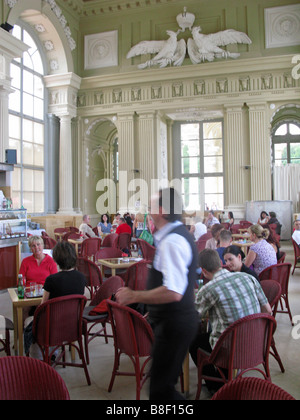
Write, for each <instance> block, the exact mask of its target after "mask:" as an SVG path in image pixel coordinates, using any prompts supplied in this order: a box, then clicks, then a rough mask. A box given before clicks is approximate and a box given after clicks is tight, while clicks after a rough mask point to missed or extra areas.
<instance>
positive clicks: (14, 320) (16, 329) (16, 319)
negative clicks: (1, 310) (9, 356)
mask: <svg viewBox="0 0 300 420" xmlns="http://www.w3.org/2000/svg"><path fill="white" fill-rule="evenodd" d="M13 322H14V349H15V355H16V356H17V355H18V316H17V309H16V308H15V307H14V306H13Z"/></svg>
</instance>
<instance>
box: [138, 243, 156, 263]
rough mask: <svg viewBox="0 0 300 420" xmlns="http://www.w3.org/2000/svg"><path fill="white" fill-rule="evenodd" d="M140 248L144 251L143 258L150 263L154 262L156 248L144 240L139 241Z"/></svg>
mask: <svg viewBox="0 0 300 420" xmlns="http://www.w3.org/2000/svg"><path fill="white" fill-rule="evenodd" d="M136 242H137V245H138V248H139V249H140V250H141V251H142V255H143V258H144V259H145V260H148V261H153V259H154V255H155V251H156V248H155V246H152V245H150V244H148V242H147V241H144V240H143V239H137V241H136Z"/></svg>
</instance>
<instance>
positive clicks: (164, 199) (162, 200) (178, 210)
mask: <svg viewBox="0 0 300 420" xmlns="http://www.w3.org/2000/svg"><path fill="white" fill-rule="evenodd" d="M182 212H183V205H182V199H181V195H180V194H179V193H178V192H177V191H176V190H175V188H172V187H170V188H164V189H161V190H159V192H158V194H155V195H154V196H153V197H152V198H151V216H152V219H153V221H154V224H155V225H156V226H157V227H159V226H162V225H163V224H166V223H168V222H175V221H176V220H181V217H182Z"/></svg>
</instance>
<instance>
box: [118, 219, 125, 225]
mask: <svg viewBox="0 0 300 420" xmlns="http://www.w3.org/2000/svg"><path fill="white" fill-rule="evenodd" d="M118 223H119V225H122V224H123V223H126V220H125V219H124V217H120V218H119V220H118Z"/></svg>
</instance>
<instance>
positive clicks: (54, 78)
mask: <svg viewBox="0 0 300 420" xmlns="http://www.w3.org/2000/svg"><path fill="white" fill-rule="evenodd" d="M44 82H45V87H46V88H47V89H48V91H49V108H48V112H49V113H51V114H55V115H57V116H58V117H61V116H64V115H69V116H71V118H75V117H76V116H77V94H78V91H79V89H80V84H81V77H79V76H77V75H76V74H75V73H65V74H54V75H49V76H44Z"/></svg>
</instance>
